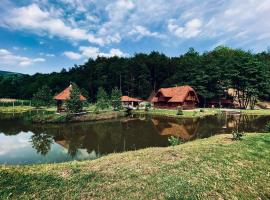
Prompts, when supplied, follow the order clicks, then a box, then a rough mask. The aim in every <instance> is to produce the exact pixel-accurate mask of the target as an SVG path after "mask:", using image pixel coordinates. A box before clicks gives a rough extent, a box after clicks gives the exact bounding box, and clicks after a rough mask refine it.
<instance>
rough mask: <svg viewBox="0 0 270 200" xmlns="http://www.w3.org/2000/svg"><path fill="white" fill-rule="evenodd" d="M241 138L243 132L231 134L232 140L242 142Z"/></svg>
mask: <svg viewBox="0 0 270 200" xmlns="http://www.w3.org/2000/svg"><path fill="white" fill-rule="evenodd" d="M243 136H244V132H238V131H233V132H232V140H242V139H243Z"/></svg>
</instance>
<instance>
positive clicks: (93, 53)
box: [79, 46, 100, 58]
mask: <svg viewBox="0 0 270 200" xmlns="http://www.w3.org/2000/svg"><path fill="white" fill-rule="evenodd" d="M79 50H80V51H81V54H82V55H83V56H85V57H88V58H96V57H97V56H98V55H99V53H100V52H99V48H97V47H86V46H81V47H80V48H79Z"/></svg>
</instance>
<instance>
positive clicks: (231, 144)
mask: <svg viewBox="0 0 270 200" xmlns="http://www.w3.org/2000/svg"><path fill="white" fill-rule="evenodd" d="M269 146H270V134H269V133H267V134H247V135H246V136H244V138H243V140H241V141H232V140H231V136H230V135H217V136H214V137H211V138H207V139H201V140H196V141H193V142H188V143H185V144H182V145H178V146H175V147H166V148H148V149H143V150H139V151H133V152H125V153H120V154H111V155H108V156H104V157H102V158H99V159H97V160H92V161H83V162H68V163H63V164H43V165H33V166H5V165H1V166H0V196H1V198H2V199H269V198H270V181H269V180H270V167H269V166H270V156H269V155H270V148H269Z"/></svg>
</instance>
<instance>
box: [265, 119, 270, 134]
mask: <svg viewBox="0 0 270 200" xmlns="http://www.w3.org/2000/svg"><path fill="white" fill-rule="evenodd" d="M264 130H265V132H268V133H270V122H268V123H267V124H266V125H265V129H264Z"/></svg>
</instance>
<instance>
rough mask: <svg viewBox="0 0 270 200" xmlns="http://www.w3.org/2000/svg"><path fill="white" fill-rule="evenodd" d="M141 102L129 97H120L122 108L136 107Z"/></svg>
mask: <svg viewBox="0 0 270 200" xmlns="http://www.w3.org/2000/svg"><path fill="white" fill-rule="evenodd" d="M142 101H143V100H141V99H137V98H133V97H129V96H122V97H121V102H122V105H123V106H132V107H137V106H139V104H140V103H141V102H142Z"/></svg>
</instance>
